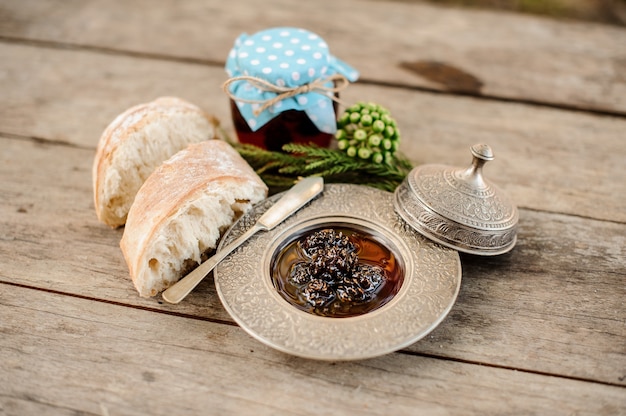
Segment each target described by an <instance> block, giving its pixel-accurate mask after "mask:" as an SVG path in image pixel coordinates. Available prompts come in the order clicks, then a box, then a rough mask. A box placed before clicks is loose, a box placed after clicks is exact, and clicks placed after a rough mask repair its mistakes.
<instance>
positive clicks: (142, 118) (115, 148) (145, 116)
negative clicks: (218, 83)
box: [92, 97, 217, 227]
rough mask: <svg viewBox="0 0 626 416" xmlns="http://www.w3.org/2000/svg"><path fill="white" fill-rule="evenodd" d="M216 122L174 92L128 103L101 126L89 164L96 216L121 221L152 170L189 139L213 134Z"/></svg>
mask: <svg viewBox="0 0 626 416" xmlns="http://www.w3.org/2000/svg"><path fill="white" fill-rule="evenodd" d="M216 124H217V121H216V120H215V119H214V118H213V117H211V116H209V115H208V114H206V113H205V112H203V111H202V110H201V109H200V108H198V107H197V106H195V105H193V104H191V103H189V102H187V101H184V100H181V99H180V98H176V97H161V98H158V99H156V100H154V101H152V102H149V103H145V104H140V105H137V106H135V107H132V108H129V109H128V110H126V111H125V112H124V113H122V114H120V115H119V116H118V117H116V118H115V120H114V121H113V122H112V123H111V124H110V125H109V126H108V127H107V128H106V130H105V131H104V133H103V134H102V136H101V137H100V141H99V142H98V149H97V151H96V157H95V159H94V163H93V171H92V176H93V190H94V204H95V207H96V214H97V216H98V219H99V220H100V221H102V222H104V223H105V224H108V225H110V226H111V227H119V226H121V225H124V223H125V222H126V215H127V214H128V210H129V209H130V206H131V204H132V202H133V200H134V199H135V194H136V193H137V191H138V190H139V188H140V187H141V185H142V184H143V182H144V181H145V180H146V178H147V177H148V176H149V175H150V174H151V173H152V171H154V169H155V168H156V167H157V166H159V165H160V164H161V163H163V162H164V161H165V160H167V159H168V158H170V157H171V156H172V155H174V154H175V153H176V152H178V151H179V150H182V149H184V148H185V147H187V145H188V144H190V143H196V142H199V141H201V140H208V139H213V138H215V126H216Z"/></svg>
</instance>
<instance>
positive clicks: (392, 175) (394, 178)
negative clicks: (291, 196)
mask: <svg viewBox="0 0 626 416" xmlns="http://www.w3.org/2000/svg"><path fill="white" fill-rule="evenodd" d="M233 146H234V147H235V148H236V149H237V151H238V152H239V154H241V156H242V157H243V158H244V159H245V160H246V161H247V162H248V163H249V164H250V166H252V168H253V169H254V170H255V171H256V172H257V173H258V174H259V176H260V177H261V179H263V181H264V182H265V183H266V184H267V185H268V186H269V187H270V188H271V190H272V191H274V192H278V191H280V190H283V189H286V188H289V187H291V186H292V185H293V184H294V183H295V182H296V181H297V180H298V178H300V177H305V176H322V177H323V178H324V181H325V182H326V183H354V184H360V185H367V186H372V187H374V188H378V189H382V190H385V191H389V192H393V191H394V190H395V189H396V187H397V186H398V185H399V184H400V183H401V182H402V180H403V179H404V178H405V176H406V175H407V174H408V173H409V172H410V171H411V169H412V168H413V166H412V165H411V163H410V162H409V161H408V160H406V159H404V158H402V157H400V156H398V155H393V157H391V158H390V159H388V160H387V161H386V162H387V163H375V162H372V161H370V160H364V159H360V158H355V157H351V156H349V155H347V154H346V153H345V152H343V151H341V150H336V149H327V148H322V147H319V146H315V145H303V144H296V143H289V144H286V145H284V146H283V148H282V150H283V152H275V151H269V150H265V149H261V148H259V147H257V146H253V145H249V144H239V143H235V144H233Z"/></svg>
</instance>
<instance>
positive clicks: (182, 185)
mask: <svg viewBox="0 0 626 416" xmlns="http://www.w3.org/2000/svg"><path fill="white" fill-rule="evenodd" d="M267 192H268V189H267V187H266V185H265V184H264V183H263V181H262V180H261V178H259V176H258V175H257V174H256V173H255V172H254V170H253V169H252V168H251V167H250V165H248V163H247V162H246V161H245V160H244V159H243V158H242V157H241V156H240V155H239V153H238V152H237V151H236V150H235V149H233V148H232V146H230V145H229V144H228V143H226V142H223V141H220V140H210V141H203V142H200V143H196V144H191V145H189V146H188V147H187V148H186V149H185V150H182V151H180V152H178V153H176V154H175V155H174V156H172V157H171V158H170V159H169V160H167V161H165V162H164V163H163V164H162V165H160V166H159V167H158V168H156V170H154V172H153V173H152V174H151V175H150V176H149V177H148V178H147V180H146V181H145V183H144V184H143V186H141V188H140V189H139V191H138V193H137V195H136V198H135V201H134V203H133V204H132V206H131V208H130V211H129V213H128V219H127V222H126V227H125V229H124V235H123V237H122V241H121V243H120V246H121V248H122V252H123V253H124V257H125V258H126V262H127V264H128V268H129V271H130V275H131V278H132V280H133V283H134V285H135V287H136V288H137V291H138V292H139V294H140V295H141V296H143V297H150V296H155V295H156V294H158V293H159V292H161V291H162V290H165V289H166V288H168V287H170V286H171V285H172V284H173V283H175V282H176V281H178V280H179V279H180V278H181V277H182V275H183V274H184V273H185V272H187V271H189V269H190V268H193V267H195V266H197V265H198V264H199V263H200V262H201V261H202V257H203V255H204V254H206V253H207V252H210V251H212V250H214V249H215V248H216V247H217V243H218V241H219V239H220V237H221V235H222V234H223V233H224V232H225V231H226V229H228V227H230V226H231V225H232V224H233V223H234V222H235V221H236V220H237V219H238V218H239V217H240V216H241V215H243V214H245V213H246V212H247V211H248V210H249V209H250V208H251V207H252V206H253V205H254V204H256V203H258V202H260V201H262V200H263V199H265V198H266V197H267Z"/></svg>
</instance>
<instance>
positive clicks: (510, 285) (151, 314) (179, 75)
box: [0, 0, 626, 416]
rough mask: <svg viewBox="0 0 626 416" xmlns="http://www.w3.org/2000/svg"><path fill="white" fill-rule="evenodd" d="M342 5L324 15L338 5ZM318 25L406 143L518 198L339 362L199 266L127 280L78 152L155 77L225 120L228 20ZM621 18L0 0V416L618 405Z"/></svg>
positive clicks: (625, 111) (91, 152)
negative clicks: (167, 290) (431, 294)
mask: <svg viewBox="0 0 626 416" xmlns="http://www.w3.org/2000/svg"><path fill="white" fill-rule="evenodd" d="M346 22H348V23H346ZM276 25H289V26H301V27H306V28H308V29H311V30H313V31H315V32H317V33H319V34H320V35H322V36H323V37H324V38H325V40H327V41H328V43H329V44H330V46H331V50H332V52H333V53H334V54H335V55H337V56H338V57H340V58H342V59H344V60H346V61H348V62H349V63H351V64H352V65H354V66H355V67H357V68H358V69H359V70H360V71H361V73H362V77H361V80H360V81H359V82H357V83H356V84H354V85H351V86H350V87H349V88H348V89H347V90H346V91H345V92H342V98H343V99H344V100H345V101H346V102H354V101H357V100H365V101H376V102H378V103H380V104H382V105H384V106H386V107H387V108H389V109H390V110H391V112H392V114H393V116H394V118H396V120H397V121H398V124H399V126H400V128H401V130H402V133H403V139H402V144H401V151H402V152H403V153H404V154H405V155H406V156H407V157H409V158H410V160H411V161H412V162H413V163H414V164H416V165H417V164H424V163H442V164H448V165H454V166H464V165H468V164H469V163H470V161H471V156H470V153H469V146H471V145H472V144H475V143H488V144H489V145H490V146H492V148H493V149H494V152H495V155H496V159H495V160H494V161H493V162H489V163H488V164H487V165H486V167H485V176H486V177H487V178H488V179H491V180H492V181H493V182H495V183H496V184H498V185H499V186H500V187H501V188H502V189H503V190H504V191H505V192H506V193H507V194H508V195H509V196H510V197H511V199H512V200H513V201H515V202H516V204H517V205H518V207H519V208H520V223H519V235H518V243H517V246H516V247H515V249H514V250H513V251H512V252H510V253H508V254H505V255H502V256H497V257H489V258H483V257H478V256H471V255H461V262H462V267H463V281H462V285H461V291H460V294H459V297H458V300H457V302H456V304H455V305H454V307H453V308H452V311H451V312H450V314H449V315H448V317H447V318H446V319H445V320H444V321H443V323H442V324H441V325H439V326H438V327H437V328H436V329H435V330H434V331H433V332H431V333H430V334H429V335H428V336H427V337H425V338H424V339H422V340H420V341H419V342H416V343H415V344H413V345H411V346H409V347H407V348H405V349H403V350H401V351H398V352H395V353H392V354H387V355H385V356H382V357H379V358H375V359H371V360H363V361H356V362H318V361H312V360H305V359H300V358H296V357H292V356H289V355H285V354H283V353H280V352H277V351H275V350H273V349H271V348H268V347H266V346H264V345H263V344H261V343H260V342H258V341H256V340H255V339H253V338H252V337H250V336H249V335H247V334H246V333H245V332H244V331H243V330H241V329H240V328H239V327H237V325H236V324H235V323H234V322H233V320H232V319H231V318H230V316H229V315H228V313H227V312H226V311H225V310H224V308H223V307H222V305H221V303H220V301H219V299H218V296H217V294H216V291H215V287H214V284H213V282H212V279H206V280H205V281H204V282H202V283H201V285H200V286H199V287H198V288H197V289H196V290H195V291H194V292H193V293H192V294H191V295H190V296H189V297H188V298H187V299H186V300H185V301H184V302H182V303H180V304H179V305H170V304H167V303H165V302H164V301H163V300H162V299H161V298H160V297H155V298H150V299H144V298H140V297H139V296H138V295H137V292H136V291H135V289H134V287H133V286H132V283H131V281H130V279H129V277H128V270H127V267H126V264H125V262H124V259H123V256H122V254H121V251H120V249H119V241H120V238H121V236H122V233H123V229H117V230H114V229H111V228H109V227H107V226H105V225H103V224H101V223H99V222H98V221H97V219H96V216H95V211H94V209H93V201H92V199H93V196H92V192H93V191H92V184H91V165H92V162H93V158H94V156H95V148H96V145H97V142H98V140H99V137H100V134H101V133H102V131H103V130H104V128H105V127H106V126H107V124H108V123H110V122H111V121H112V120H113V119H114V118H115V116H116V115H118V114H119V113H121V112H123V111H124V110H125V109H127V108H128V107H130V106H132V105H135V104H138V103H141V102H146V101H150V100H153V99H154V98H156V97H158V96H163V95H173V96H179V97H181V98H184V99H186V100H189V101H191V102H193V103H195V104H197V105H199V106H200V107H202V108H203V109H204V110H206V111H207V112H209V113H211V114H213V115H215V116H216V117H218V118H219V119H220V120H221V121H222V124H223V127H224V128H225V131H226V132H227V133H229V134H231V135H232V134H233V129H232V124H231V122H230V115H229V109H228V102H227V100H226V98H225V97H224V95H223V93H222V91H221V84H222V83H223V82H224V80H225V79H226V74H225V73H224V70H223V61H224V59H225V57H226V55H227V53H228V51H229V49H230V47H231V45H232V43H233V41H234V39H235V37H236V36H237V35H238V34H239V33H241V32H244V31H246V32H249V33H252V32H254V31H256V30H259V29H262V28H265V27H269V26H276ZM624 73H626V29H622V28H617V27H608V26H603V25H599V24H589V23H574V22H556V21H552V20H549V19H543V18H537V17H530V16H519V15H515V14H510V13H497V12H488V11H475V10H461V9H455V8H450V7H438V6H433V5H425V4H421V3H415V2H408V3H407V2H393V1H392V2H385V1H376V0H343V1H341V2H338V1H330V0H322V1H319V2H302V1H289V0H267V1H266V2H264V3H263V6H259V3H258V2H254V1H252V0H239V1H237V2H218V1H204V0H184V1H174V0H162V1H159V2H151V1H148V0H125V1H121V0H111V1H107V2H100V1H96V0H66V1H62V0H45V1H41V0H21V1H19V2H17V1H15V2H8V1H5V2H0V93H1V94H0V335H1V336H0V415H5V414H6V415H28V414H59V415H66V414H67V415H70V414H94V415H96V414H97V415H103V416H108V415H119V414H124V415H145V414H150V415H161V414H162V415H168V414H190V415H193V414H268V415H269V414H272V415H275V414H319V413H323V412H326V411H328V412H333V413H334V414H346V415H349V414H355V413H363V414H385V415H387V414H394V415H413V414H427V415H454V414H463V415H467V414H469V415H474V414H475V415H502V414H529V415H543V414H555V415H561V414H562V415H607V416H608V415H611V416H612V415H626V300H625V299H626V283H625V282H626V209H625V207H626V181H625V179H626V144H625V141H624V140H625V139H626V77H625V76H624Z"/></svg>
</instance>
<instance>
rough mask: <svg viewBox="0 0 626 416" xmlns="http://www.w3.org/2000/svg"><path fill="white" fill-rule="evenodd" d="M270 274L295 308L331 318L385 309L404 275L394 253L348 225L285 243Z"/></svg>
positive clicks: (276, 285) (371, 236) (308, 234)
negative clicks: (383, 307)
mask: <svg viewBox="0 0 626 416" xmlns="http://www.w3.org/2000/svg"><path fill="white" fill-rule="evenodd" d="M271 275H272V282H273V284H274V287H275V288H276V290H277V291H278V293H279V294H280V295H281V296H282V297H283V298H284V299H285V300H286V301H287V302H289V303H290V304H291V305H293V306H295V307H296V308H298V309H300V310H303V311H306V312H308V313H311V314H314V315H319V316H324V317H332V318H347V317H352V316H358V315H362V314H365V313H368V312H371V311H373V310H376V309H378V308H380V307H381V306H383V305H385V304H386V303H388V302H389V301H390V300H391V299H392V298H393V297H394V296H395V295H396V294H397V293H398V291H399V290H400V287H401V286H402V281H403V277H404V273H403V270H402V265H401V264H400V263H399V262H398V260H397V259H396V257H395V255H394V254H393V252H392V251H391V250H390V249H389V248H387V247H386V246H385V245H384V244H382V243H381V242H380V241H379V240H378V239H377V238H376V237H375V236H374V235H372V234H369V233H367V232H364V231H361V230H356V229H353V228H350V227H344V226H337V227H332V228H331V227H321V228H317V229H314V230H311V231H307V232H306V233H304V234H303V235H301V236H299V237H298V238H296V239H294V240H293V241H291V242H289V243H288V244H286V245H285V246H284V247H282V248H281V249H280V250H279V251H278V253H277V254H276V255H274V258H273V259H272V265H271Z"/></svg>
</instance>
